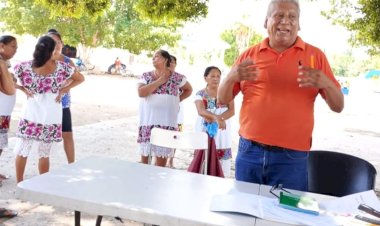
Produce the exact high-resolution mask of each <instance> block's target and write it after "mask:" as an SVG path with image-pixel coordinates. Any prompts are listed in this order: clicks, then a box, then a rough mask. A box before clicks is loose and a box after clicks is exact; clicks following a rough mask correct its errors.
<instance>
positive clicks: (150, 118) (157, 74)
mask: <svg viewBox="0 0 380 226" xmlns="http://www.w3.org/2000/svg"><path fill="white" fill-rule="evenodd" d="M176 63H177V62H176V58H175V57H174V56H171V55H170V54H169V53H168V52H167V51H165V50H159V51H157V52H156V53H155V54H154V56H153V66H154V70H152V71H148V72H146V73H143V74H142V76H141V77H140V80H139V82H138V94H139V96H140V97H141V98H140V108H139V110H140V114H139V134H138V140H137V142H138V143H139V154H140V155H141V162H142V163H145V164H148V162H149V157H150V156H153V157H155V165H157V166H162V167H164V166H166V162H167V160H168V159H170V158H171V157H173V155H174V150H173V149H171V148H164V147H159V146H155V145H152V144H150V142H149V141H150V132H151V130H152V128H154V127H158V128H163V129H168V130H177V131H178V130H179V128H178V124H177V121H178V120H177V117H178V112H179V111H180V102H182V101H183V100H184V99H186V98H187V97H189V96H190V95H191V93H192V87H191V85H190V84H189V82H188V81H187V79H186V77H185V76H184V75H182V74H179V73H177V72H176V71H175V66H176ZM203 77H204V80H205V83H206V86H205V88H203V89H201V90H199V91H198V92H197V93H196V95H195V100H194V101H195V106H196V108H197V111H198V115H199V118H198V119H197V120H196V130H198V131H205V132H207V129H206V124H207V123H212V122H216V123H217V124H218V128H219V129H218V131H217V134H216V136H215V138H214V139H215V143H216V149H217V155H218V158H219V160H220V163H221V166H222V169H223V173H224V175H225V176H227V177H229V176H230V169H231V159H232V153H231V146H232V142H231V125H230V122H229V119H230V118H231V117H232V116H233V115H234V113H235V110H234V103H233V101H232V102H231V103H229V104H227V105H220V104H218V102H217V99H216V95H217V90H218V86H219V83H220V79H221V71H220V69H219V68H217V67H214V66H211V67H208V68H206V70H205V73H204V75H203Z"/></svg>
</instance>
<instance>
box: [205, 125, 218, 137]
mask: <svg viewBox="0 0 380 226" xmlns="http://www.w3.org/2000/svg"><path fill="white" fill-rule="evenodd" d="M205 127H206V132H207V133H208V135H209V136H210V137H214V136H215V135H216V133H217V132H218V123H217V122H211V123H209V122H205Z"/></svg>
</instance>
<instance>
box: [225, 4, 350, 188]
mask: <svg viewBox="0 0 380 226" xmlns="http://www.w3.org/2000/svg"><path fill="white" fill-rule="evenodd" d="M299 16H300V7H299V3H298V1H297V0H271V1H270V3H269V6H268V12H267V16H266V19H265V23H264V27H265V28H266V29H267V31H268V38H266V39H265V40H263V41H262V42H261V43H259V44H257V45H255V46H252V47H250V48H249V49H247V50H246V51H245V52H243V53H242V54H241V55H240V56H239V58H238V59H237V61H236V62H235V65H234V67H233V68H232V69H231V71H230V72H229V74H228V75H227V77H226V78H225V79H224V81H223V82H222V83H221V85H220V87H219V90H218V100H219V102H221V103H229V102H230V101H231V100H232V99H233V98H234V97H235V96H236V95H237V94H238V93H239V92H242V94H243V103H242V107H241V110H240V130H239V135H240V141H239V151H238V154H237V157H236V173H235V177H236V179H237V180H241V181H247V182H253V183H259V184H268V185H276V184H282V185H283V186H284V187H287V188H292V189H297V190H303V191H307V184H308V178H307V158H308V151H309V150H310V147H311V143H312V131H313V127H314V102H315V99H316V97H317V95H318V94H321V95H322V97H323V98H324V99H325V101H326V103H327V105H328V106H329V107H330V109H331V110H333V111H335V112H341V111H342V110H343V107H344V99H343V94H342V92H341V90H340V85H339V83H338V82H337V80H336V79H335V78H334V75H333V73H332V70H331V68H330V65H329V63H328V61H327V58H326V56H325V55H324V53H323V52H322V51H321V50H320V49H318V48H316V47H314V46H312V45H310V44H308V43H305V42H304V41H303V40H302V39H301V38H300V37H298V31H299V29H300V26H299Z"/></svg>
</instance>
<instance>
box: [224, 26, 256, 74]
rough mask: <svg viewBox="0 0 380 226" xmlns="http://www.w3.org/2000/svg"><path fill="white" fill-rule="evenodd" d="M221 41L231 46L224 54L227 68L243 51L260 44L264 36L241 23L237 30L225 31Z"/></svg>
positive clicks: (236, 27)
mask: <svg viewBox="0 0 380 226" xmlns="http://www.w3.org/2000/svg"><path fill="white" fill-rule="evenodd" d="M221 39H222V40H223V41H225V42H227V43H228V44H229V45H230V47H229V48H228V49H226V50H225V52H224V63H225V64H226V65H227V66H232V65H233V63H234V62H235V60H236V58H237V57H238V56H239V54H240V53H241V52H242V51H243V50H245V49H246V48H247V47H248V46H251V45H254V44H256V43H259V42H260V41H261V40H262V39H263V36H262V35H260V34H256V33H255V32H254V31H253V30H252V28H250V27H248V26H245V25H243V24H240V23H239V24H236V26H235V28H233V29H230V30H226V31H224V32H223V33H222V34H221Z"/></svg>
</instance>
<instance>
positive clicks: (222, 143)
mask: <svg viewBox="0 0 380 226" xmlns="http://www.w3.org/2000/svg"><path fill="white" fill-rule="evenodd" d="M221 74H222V73H221V71H220V69H219V68H217V67H215V66H210V67H207V68H206V70H205V72H204V75H203V77H204V79H205V81H206V84H207V85H206V87H205V88H204V89H201V90H199V91H198V92H197V93H196V95H195V105H196V107H197V111H198V115H199V116H198V118H197V121H196V124H195V130H196V131H204V132H207V133H208V135H209V136H210V137H213V138H214V140H215V145H216V153H217V157H218V159H219V162H220V165H221V167H222V169H223V174H224V177H230V174H231V159H232V153H231V146H232V138H231V122H230V120H229V119H230V118H231V117H232V116H233V115H234V114H235V107H234V102H233V101H231V102H230V103H228V104H227V105H220V104H218V102H217V99H216V95H217V91H218V87H219V83H220V79H221Z"/></svg>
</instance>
